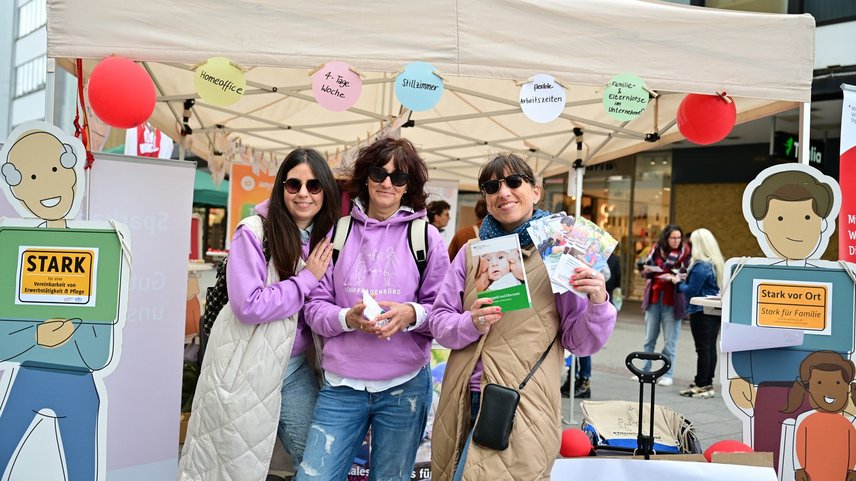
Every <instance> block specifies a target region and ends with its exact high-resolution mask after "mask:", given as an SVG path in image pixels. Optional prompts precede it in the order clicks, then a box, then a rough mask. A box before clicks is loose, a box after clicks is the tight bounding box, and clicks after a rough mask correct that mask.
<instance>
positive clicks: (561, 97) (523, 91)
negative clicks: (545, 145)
mask: <svg viewBox="0 0 856 481" xmlns="http://www.w3.org/2000/svg"><path fill="white" fill-rule="evenodd" d="M520 108H521V109H523V113H524V114H526V116H527V117H529V119H530V120H532V121H535V122H538V123H539V124H546V123H547V122H552V121H554V120H556V119H557V118H558V117H559V115H561V114H562V111H563V110H565V89H564V88H563V87H562V86H561V85H559V83H558V82H556V79H555V78H553V77H552V76H551V75H546V74H538V75H535V76H534V77H532V80H531V81H529V82H526V83H525V84H523V86H522V87H520Z"/></svg>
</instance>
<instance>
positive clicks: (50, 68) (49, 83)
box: [45, 57, 81, 124]
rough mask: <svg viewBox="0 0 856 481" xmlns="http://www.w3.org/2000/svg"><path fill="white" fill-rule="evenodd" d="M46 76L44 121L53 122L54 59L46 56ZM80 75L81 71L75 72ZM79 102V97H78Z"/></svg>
mask: <svg viewBox="0 0 856 481" xmlns="http://www.w3.org/2000/svg"><path fill="white" fill-rule="evenodd" d="M45 64H46V67H47V76H46V78H45V122H48V123H50V124H53V123H54V96H55V95H56V59H55V58H53V57H48V58H47V61H46V62H45ZM77 74H78V75H81V72H78V73H77ZM78 102H80V99H78Z"/></svg>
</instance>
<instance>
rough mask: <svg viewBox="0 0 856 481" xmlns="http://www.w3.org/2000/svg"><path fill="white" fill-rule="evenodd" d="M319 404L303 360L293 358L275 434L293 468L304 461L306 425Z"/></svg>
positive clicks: (286, 374) (284, 387)
mask: <svg viewBox="0 0 856 481" xmlns="http://www.w3.org/2000/svg"><path fill="white" fill-rule="evenodd" d="M317 400H318V381H317V380H316V379H315V373H313V372H312V368H311V367H310V366H309V363H307V362H306V356H304V355H302V354H301V355H298V356H294V357H292V358H291V359H290V360H289V362H288V370H287V371H286V373H285V378H284V379H283V380H282V401H281V409H280V411H279V425H278V426H277V430H276V434H277V436H278V437H279V440H280V441H281V442H282V445H283V447H285V450H286V451H288V454H290V455H291V460H292V462H293V463H294V465H295V466H298V465H300V461H302V460H303V450H304V449H305V448H306V435H307V434H308V433H309V422H310V421H312V412H313V411H314V410H315V401H317Z"/></svg>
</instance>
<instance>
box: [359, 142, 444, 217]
mask: <svg viewBox="0 0 856 481" xmlns="http://www.w3.org/2000/svg"><path fill="white" fill-rule="evenodd" d="M390 161H392V162H393V165H394V166H395V168H396V170H400V171H402V172H407V173H408V174H409V176H410V178H409V179H408V180H407V186H406V191H405V193H404V195H403V196H402V197H401V205H406V206H408V207H410V208H411V209H413V210H414V211H420V210H423V209H425V204H426V202H427V200H428V194H427V193H426V192H425V182H428V167H426V166H425V161H424V160H422V157H420V156H419V154H418V153H417V152H416V147H414V146H413V144H412V143H410V141H409V140H407V139H393V138H389V137H386V138H383V139H379V140H377V141H375V142H374V143H373V144H371V145H369V146H367V147H364V148H362V149H360V152H359V153H358V154H357V160H356V161H354V168H353V172H352V174H351V178H350V179H349V180H348V182H347V184H346V185H345V190H347V192H348V194H350V196H351V198H352V199H360V202H362V204H363V206H365V207H366V208H368V205H369V188H368V178H369V167H371V166H377V167H383V166H384V165H386V164H388V163H389V162H390Z"/></svg>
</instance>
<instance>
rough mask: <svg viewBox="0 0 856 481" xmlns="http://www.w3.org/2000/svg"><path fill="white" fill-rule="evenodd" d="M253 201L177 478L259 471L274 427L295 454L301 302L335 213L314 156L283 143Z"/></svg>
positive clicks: (309, 372)
mask: <svg viewBox="0 0 856 481" xmlns="http://www.w3.org/2000/svg"><path fill="white" fill-rule="evenodd" d="M255 210H256V213H257V215H253V216H250V217H247V218H246V219H244V220H242V221H241V223H240V224H239V225H238V228H237V229H236V231H235V235H234V236H233V237H232V242H231V245H230V250H229V258H228V263H227V265H226V280H227V286H228V291H229V303H228V304H227V305H226V306H225V307H224V308H223V310H222V311H221V312H220V314H219V315H218V317H217V321H216V322H215V323H214V326H213V328H212V330H211V337H210V339H209V342H208V346H207V348H206V355H205V357H204V361H203V364H202V373H201V375H200V378H199V383H198V384H197V387H196V395H195V397H194V400H193V410H192V414H191V416H190V423H189V426H188V435H187V439H186V441H185V444H184V452H183V454H182V457H181V462H180V466H179V479H180V480H204V481H211V480H264V479H265V477H266V476H267V472H268V465H269V464H270V458H271V453H272V452H273V445H274V440H275V439H276V437H277V435H278V436H279V438H280V440H281V441H282V443H283V445H284V446H285V448H286V449H287V450H288V451H289V453H290V454H291V457H292V459H293V460H294V462H295V464H297V463H299V462H300V460H301V458H302V457H303V450H304V447H305V445H306V444H305V443H306V435H307V432H308V430H309V421H310V420H311V417H312V411H313V409H314V407H315V401H316V399H317V398H318V381H317V378H316V376H315V372H314V370H313V369H312V364H313V362H312V361H313V360H311V359H310V360H307V359H306V354H307V352H312V349H311V347H312V345H313V339H312V334H311V331H310V330H309V328H308V327H307V326H306V323H305V321H304V319H303V305H304V302H305V299H306V296H307V294H309V291H311V290H312V289H313V288H315V287H316V286H317V285H318V283H319V280H320V279H321V278H322V276H323V275H324V273H325V272H326V271H327V267H328V266H329V264H330V261H331V258H332V245H331V243H330V241H329V240H328V239H327V235H328V233H329V232H330V229H331V228H332V227H333V224H334V222H335V220H336V219H337V218H338V213H339V191H338V188H337V186H336V181H335V179H334V178H333V174H332V172H331V171H330V168H329V167H328V165H327V162H326V161H325V160H324V157H322V156H321V154H319V153H318V152H316V151H314V150H310V149H297V150H294V151H293V152H291V153H290V154H289V155H288V156H287V157H286V158H285V160H284V161H283V163H282V165H281V166H280V168H279V171H278V172H277V175H276V180H275V181H274V185H273V189H272V190H271V196H270V199H268V200H266V201H265V202H263V203H261V204H259V205H258V206H256V209H255Z"/></svg>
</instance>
